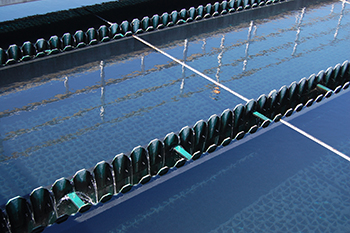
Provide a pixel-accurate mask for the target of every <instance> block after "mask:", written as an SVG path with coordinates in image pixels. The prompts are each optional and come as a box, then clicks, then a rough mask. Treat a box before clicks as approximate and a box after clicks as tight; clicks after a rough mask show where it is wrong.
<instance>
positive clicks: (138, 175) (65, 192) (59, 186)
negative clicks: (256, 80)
mask: <svg viewBox="0 0 350 233" xmlns="http://www.w3.org/2000/svg"><path fill="white" fill-rule="evenodd" d="M349 82H350V64H349V61H345V62H344V63H343V64H337V65H336V66H335V67H334V68H333V67H330V68H328V69H327V70H326V71H320V72H319V73H318V74H317V75H315V74H313V75H311V76H310V77H309V78H307V79H306V78H302V79H301V80H300V81H299V82H298V83H297V82H293V83H291V84H290V85H289V87H287V86H283V87H281V88H280V90H279V91H276V90H273V91H271V92H270V94H269V95H268V96H266V95H261V96H260V97H259V98H258V99H257V100H253V99H252V100H250V101H248V102H247V103H246V104H245V105H243V104H239V105H237V106H236V107H235V108H234V109H233V110H231V109H226V110H225V111H223V112H222V114H221V115H220V116H218V115H215V114H214V115H212V116H211V117H210V118H209V119H208V120H207V121H204V120H199V121H198V122H197V123H196V124H195V125H194V126H193V127H189V126H185V127H183V128H182V129H181V130H180V132H178V133H173V132H172V133H169V134H167V135H166V136H165V138H164V139H162V140H159V139H154V140H152V141H151V142H150V143H149V144H148V145H147V146H145V147H142V146H137V147H135V148H134V149H133V150H132V151H131V153H130V154H128V155H126V154H123V153H121V154H118V155H116V156H115V157H114V159H113V160H112V161H110V162H105V161H102V162H99V163H97V164H96V166H95V167H94V168H93V169H90V170H87V169H82V170H80V171H78V172H76V174H75V175H74V176H73V177H72V179H66V178H61V179H58V180H56V182H55V183H54V184H53V185H52V187H51V189H50V190H49V189H47V188H44V187H39V188H37V189H35V190H33V191H32V193H31V194H30V196H29V200H27V199H25V198H23V197H19V196H18V197H15V198H12V199H10V200H9V201H8V203H7V204H6V213H5V212H3V211H2V210H1V211H0V231H1V232H10V230H11V232H12V233H15V232H32V231H34V232H40V231H42V230H43V229H44V228H45V227H46V226H48V225H51V224H53V223H55V222H57V223H60V222H63V221H65V220H66V219H67V218H68V217H69V216H70V215H73V214H75V213H77V212H85V211H87V210H88V209H89V208H90V207H91V205H93V204H97V203H99V202H106V201H108V200H110V199H111V198H112V196H113V195H116V194H118V193H125V192H128V191H129V190H130V189H131V188H132V187H133V186H134V185H138V184H145V183H147V182H148V181H149V180H150V179H151V177H152V176H156V175H164V174H166V173H167V172H168V170H169V169H170V168H172V167H181V166H183V165H184V164H185V163H186V161H188V160H191V159H192V160H196V159H198V158H200V156H201V155H202V154H203V153H204V152H208V153H211V152H213V151H215V149H216V148H217V147H218V146H219V145H222V146H226V145H228V144H229V143H230V142H231V141H232V140H234V139H235V140H240V139H242V138H243V137H244V135H245V134H246V133H250V134H252V133H255V132H256V131H257V129H258V128H259V127H263V128H264V127H267V126H268V125H269V124H270V123H271V122H272V121H278V120H279V119H280V118H281V117H282V116H286V117H288V116H290V115H291V114H292V113H293V112H294V111H300V110H301V109H302V108H303V107H304V106H307V107H308V106H311V105H312V104H313V103H314V102H315V101H316V102H319V101H321V100H322V99H323V98H324V97H326V98H328V97H330V96H331V95H332V94H333V93H338V92H339V91H340V90H341V89H347V88H348V87H349Z"/></svg>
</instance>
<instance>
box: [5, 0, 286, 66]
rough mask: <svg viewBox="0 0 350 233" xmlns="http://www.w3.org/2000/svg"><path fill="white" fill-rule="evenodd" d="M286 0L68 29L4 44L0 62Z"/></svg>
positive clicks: (254, 0) (245, 1) (238, 0)
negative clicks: (59, 33) (33, 40)
mask: <svg viewBox="0 0 350 233" xmlns="http://www.w3.org/2000/svg"><path fill="white" fill-rule="evenodd" d="M282 1H284V0H230V1H222V2H221V3H219V2H215V3H214V4H211V3H208V4H207V5H205V6H203V5H199V6H198V7H197V8H195V7H190V8H189V9H188V10H186V9H182V10H180V11H176V10H174V11H172V12H171V13H170V14H169V13H167V12H164V13H163V14H162V15H160V16H159V15H158V14H155V15H153V16H152V17H151V18H149V17H148V16H145V17H143V18H142V20H139V19H137V18H136V19H133V20H132V21H131V22H130V23H129V22H128V21H126V20H125V21H123V22H122V23H121V24H117V23H113V24H111V25H109V26H108V27H107V26H106V25H102V26H100V27H99V28H98V29H97V30H96V29H95V28H89V29H88V30H87V31H86V32H83V31H82V30H78V31H76V32H75V33H74V34H71V33H65V34H63V36H61V37H58V36H57V35H54V36H51V37H50V39H49V40H45V39H43V38H40V39H38V40H37V41H36V42H35V43H34V44H33V43H32V42H30V41H26V42H24V43H23V45H22V46H18V45H16V44H13V45H11V46H9V48H8V49H7V50H4V49H2V48H0V66H2V65H11V64H15V63H17V62H20V61H28V60H31V59H33V58H36V57H43V56H46V55H50V54H57V53H59V52H64V51H70V50H73V49H75V48H82V47H85V46H86V45H94V44H97V43H99V42H106V41H109V40H113V39H118V38H122V37H125V36H131V35H132V34H139V33H142V32H148V31H152V30H154V29H161V28H164V27H171V26H173V25H177V24H183V23H186V22H191V21H193V20H201V19H203V18H210V17H212V16H213V17H215V16H218V15H223V14H226V13H232V12H235V11H240V10H243V9H250V8H254V7H257V6H263V5H268V4H270V3H276V2H282Z"/></svg>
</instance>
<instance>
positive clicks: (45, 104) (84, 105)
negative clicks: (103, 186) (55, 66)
mask: <svg viewBox="0 0 350 233" xmlns="http://www.w3.org/2000/svg"><path fill="white" fill-rule="evenodd" d="M344 6H345V5H342V3H337V4H335V5H334V6H333V7H332V6H330V5H326V6H322V7H320V8H319V9H317V10H315V9H314V10H310V11H308V9H306V10H305V12H304V13H303V11H302V10H300V11H297V12H294V14H292V15H287V16H284V18H278V19H274V20H272V21H267V22H265V21H261V22H253V23H251V24H249V23H247V24H246V25H245V26H243V27H240V28H228V29H227V31H226V32H225V33H224V32H223V34H220V35H214V36H210V37H207V38H206V37H204V38H196V39H194V40H191V41H189V46H188V49H187V51H186V49H185V48H184V46H183V43H180V44H179V45H176V46H174V47H171V48H167V49H166V50H167V52H169V53H170V54H172V55H174V56H175V57H177V58H183V57H185V54H186V63H187V64H189V65H191V66H193V67H194V68H196V69H198V70H201V71H203V73H205V74H207V75H209V76H211V77H214V76H215V78H217V79H219V80H220V81H221V82H222V83H223V84H224V85H226V86H228V87H229V88H232V89H233V90H239V92H240V93H241V94H243V95H245V96H247V97H248V98H250V97H254V98H257V97H258V95H260V94H262V93H265V94H267V93H268V92H269V91H270V90H272V89H274V88H276V89H277V88H279V87H280V86H281V85H283V84H288V83H290V82H292V81H297V80H299V79H300V78H301V77H302V75H305V74H307V75H308V74H311V73H312V72H317V71H319V70H320V69H324V68H325V67H327V66H330V65H335V64H334V61H335V60H336V62H342V61H344V60H346V59H348V57H347V56H348V55H347V54H346V53H343V51H344V50H348V49H349V43H348V40H349V34H348V33H349V32H348V30H346V29H347V27H348V26H349V23H350V21H349V20H350V19H349V17H348V15H349V10H348V9H347V8H344ZM302 17H303V18H302ZM275 23H278V24H275ZM276 25H278V26H276ZM315 28H316V29H317V30H318V28H320V30H321V31H320V32H316V31H313V30H316V29H315ZM311 29H312V30H311ZM336 33H337V34H336ZM316 45H317V46H316ZM295 46H296V47H297V48H296V49H297V50H296V52H294V47H295ZM314 46H316V47H314ZM293 52H294V54H292V53H293ZM311 57H312V58H311ZM141 59H142V58H140V57H137V58H131V59H129V60H125V61H123V62H121V63H118V64H117V65H113V66H108V64H107V65H106V67H105V70H104V72H105V79H104V80H105V83H106V85H105V87H104V91H103V94H102V92H101V87H102V84H101V77H100V76H101V74H100V71H99V67H98V65H97V67H93V68H92V69H90V70H88V71H87V72H86V73H85V72H83V73H81V74H78V75H76V76H74V77H69V81H68V93H67V92H66V90H67V88H66V87H65V86H64V85H65V83H64V77H61V76H59V77H58V80H55V81H52V82H50V83H47V84H46V85H43V86H39V87H35V88H32V89H29V90H26V91H22V93H13V94H11V95H9V96H6V97H3V98H4V99H3V100H4V101H3V102H4V103H6V102H11V100H12V99H11V98H14V97H15V96H17V95H22V97H19V98H17V99H16V98H14V99H16V101H17V100H18V99H20V100H19V101H18V102H19V103H17V102H11V103H13V106H10V107H8V108H9V109H10V110H12V109H11V108H13V109H15V108H19V109H15V111H14V112H12V113H11V115H10V116H4V117H3V118H1V119H0V121H1V125H0V128H1V132H0V135H1V138H2V145H0V146H1V147H0V152H1V153H2V154H1V159H2V164H1V165H0V167H1V169H0V174H1V176H0V177H1V178H0V179H2V184H3V187H2V190H1V198H0V200H1V201H0V202H1V203H4V202H5V201H6V200H7V199H8V198H10V197H13V196H15V195H25V194H27V193H29V192H30V191H31V190H32V189H33V188H35V187H37V186H40V185H49V184H52V183H53V181H54V180H55V179H57V178H59V177H60V176H70V175H73V174H74V172H75V171H77V170H79V169H81V168H83V167H86V168H89V167H92V166H93V165H94V164H95V163H96V162H98V161H100V160H103V159H105V160H108V159H111V158H112V157H113V156H114V155H115V154H117V153H120V152H127V151H130V150H131V149H132V148H133V147H134V146H137V144H141V145H144V144H146V143H148V142H149V141H150V140H152V139H153V138H155V137H163V136H165V134H166V133H168V132H170V131H177V130H180V128H181V127H182V126H184V125H192V124H194V123H195V121H197V120H199V119H200V118H203V119H206V118H208V117H209V116H210V115H211V114H213V113H217V114H220V113H221V111H223V110H224V109H226V108H228V107H230V108H232V107H234V106H235V105H236V104H238V103H239V102H240V100H237V99H235V97H232V96H231V95H229V94H227V93H226V92H224V91H222V92H220V93H215V87H214V86H213V85H211V84H208V83H207V82H206V81H203V80H202V78H200V77H198V76H196V75H193V74H192V73H190V72H189V71H185V73H182V68H181V66H179V65H176V64H174V63H173V62H172V61H169V60H165V59H164V57H162V56H161V55H159V54H156V53H148V54H145V58H144V61H145V64H144V68H142V67H141V61H140V60H141ZM315 60H317V62H315ZM165 61H166V63H165ZM307 61H309V62H307ZM310 61H311V62H310ZM301 63H303V64H306V65H305V66H303V67H299V64H301ZM160 64H162V65H160ZM135 67H136V68H135ZM295 67H298V68H297V69H296V68H295ZM243 68H244V70H242V69H243ZM94 69H95V70H94ZM135 69H136V70H135ZM143 69H144V71H142V70H143ZM82 80H83V81H82ZM183 80H184V89H183V90H182V91H180V87H181V85H182V82H183ZM32 93H40V94H38V95H35V97H32V98H36V99H35V100H32V99H29V98H27V97H28V96H32ZM52 93H54V96H53V95H52ZM208 97H209V98H208ZM26 101H29V102H26ZM38 102H39V103H40V104H38V105H37V103H38ZM1 106H3V107H4V106H6V105H5V104H4V105H1ZM23 106H24V107H23ZM21 107H23V108H21ZM27 107H28V108H27ZM101 107H103V108H104V115H103V116H101ZM5 109H7V108H5ZM5 109H2V111H3V110H5ZM14 184H15V185H14Z"/></svg>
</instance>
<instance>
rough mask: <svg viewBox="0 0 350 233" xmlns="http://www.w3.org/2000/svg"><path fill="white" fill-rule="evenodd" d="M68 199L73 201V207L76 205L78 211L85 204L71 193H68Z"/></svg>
mask: <svg viewBox="0 0 350 233" xmlns="http://www.w3.org/2000/svg"><path fill="white" fill-rule="evenodd" d="M67 195H68V197H69V198H70V199H71V200H72V201H73V203H74V205H76V206H77V207H78V208H79V209H80V208H81V207H82V206H84V205H85V203H84V202H83V201H82V200H81V199H80V197H78V195H77V194H76V193H75V192H73V193H68V194H67Z"/></svg>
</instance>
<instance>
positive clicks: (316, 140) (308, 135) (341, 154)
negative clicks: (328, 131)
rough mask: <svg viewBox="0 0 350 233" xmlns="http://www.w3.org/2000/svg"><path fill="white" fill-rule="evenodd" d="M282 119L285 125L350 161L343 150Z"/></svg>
mask: <svg viewBox="0 0 350 233" xmlns="http://www.w3.org/2000/svg"><path fill="white" fill-rule="evenodd" d="M280 121H281V123H283V124H284V125H286V126H288V127H289V128H291V129H293V130H295V131H297V132H298V133H300V134H302V135H304V136H305V137H307V138H309V139H311V140H312V141H314V142H316V143H318V144H319V145H321V146H323V147H325V148H326V149H328V150H330V151H332V152H334V153H336V154H337V155H339V156H340V157H342V158H344V159H346V160H348V161H349V162H350V157H348V156H347V155H345V154H343V153H342V152H340V151H338V150H336V149H334V148H333V147H331V146H330V145H328V144H326V143H324V142H322V141H321V140H319V139H317V138H315V137H314V136H311V135H310V134H308V133H306V132H305V131H303V130H301V129H299V128H297V127H295V126H294V125H292V124H290V123H288V122H287V121H285V120H282V119H281V120H280Z"/></svg>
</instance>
